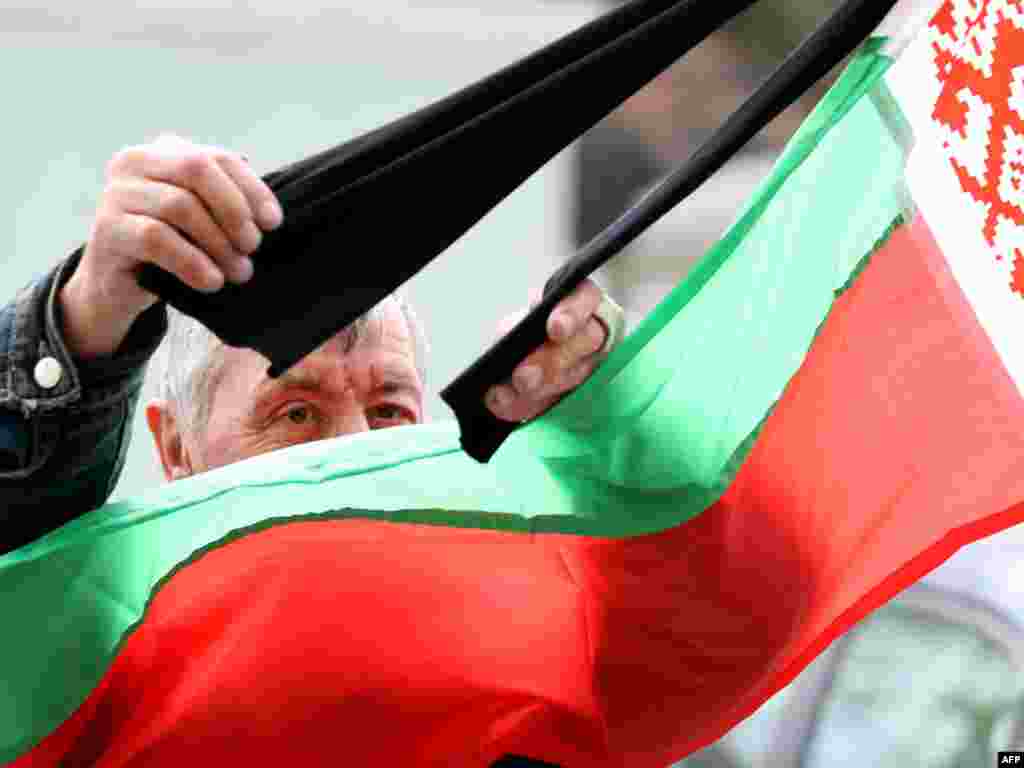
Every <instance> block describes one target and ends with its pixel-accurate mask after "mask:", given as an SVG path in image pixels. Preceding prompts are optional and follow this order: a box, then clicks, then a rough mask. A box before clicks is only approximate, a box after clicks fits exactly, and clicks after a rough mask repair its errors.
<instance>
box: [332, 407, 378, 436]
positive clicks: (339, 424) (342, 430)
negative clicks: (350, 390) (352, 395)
mask: <svg viewBox="0 0 1024 768" xmlns="http://www.w3.org/2000/svg"><path fill="white" fill-rule="evenodd" d="M369 431H370V422H369V420H368V419H367V418H366V411H365V410H364V409H363V407H362V405H360V404H356V403H352V402H349V403H346V404H345V405H344V407H342V408H340V409H339V412H338V413H337V416H336V418H335V419H334V437H340V436H342V435H354V434H357V433H358V432H369Z"/></svg>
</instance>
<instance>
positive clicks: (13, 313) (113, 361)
mask: <svg viewBox="0 0 1024 768" xmlns="http://www.w3.org/2000/svg"><path fill="white" fill-rule="evenodd" d="M80 259H81V249H79V250H77V251H76V252H75V253H73V254H72V255H71V256H70V257H68V258H67V259H65V260H63V261H61V262H60V263H59V264H58V265H57V266H56V267H54V268H53V269H52V270H50V271H49V272H48V273H46V274H44V275H43V276H42V277H40V278H38V279H37V280H35V281H33V282H32V283H30V284H29V285H28V286H26V287H25V288H24V289H23V290H22V291H21V292H20V293H19V294H18V295H17V296H16V297H15V298H14V300H13V301H12V302H11V303H9V304H7V305H6V306H4V307H3V308H0V552H6V551H10V550H12V549H16V548H18V547H20V546H22V545H24V544H27V543H29V542H30V541H32V540H34V539H36V538H38V537H40V536H42V535H43V534H45V533H47V532H49V531H52V530H54V529H56V528H58V527H60V526H61V525H63V524H64V523H66V522H68V521H70V520H72V519H74V518H76V517H78V516H80V515H82V514H85V513H86V512H89V511H91V510H93V509H95V508H97V507H99V506H101V505H102V504H103V503H104V502H105V501H106V500H107V498H108V497H109V496H110V494H111V492H112V491H113V489H114V485H115V484H116V482H117V480H118V477H119V476H120V474H121V469H122V467H123V466H124V460H125V455H126V451H127V447H128V441H129V438H130V434H131V424H132V419H133V416H134V412H135V407H136V405H137V403H138V399H139V395H140V392H141V388H142V381H143V376H144V373H145V368H146V364H147V362H148V361H149V359H150V357H151V356H152V355H153V353H154V352H155V351H156V348H157V346H158V345H159V344H160V341H161V340H162V339H163V336H164V333H165V332H166V330H167V310H166V308H165V306H164V305H163V304H162V303H158V304H156V305H154V306H153V307H151V308H150V309H149V310H147V311H146V312H145V313H143V314H142V315H141V316H140V317H139V319H138V320H137V321H136V322H135V324H134V325H133V326H132V329H131V331H130V332H129V335H128V337H127V338H126V339H125V341H124V343H123V344H122V345H121V347H120V348H119V349H118V350H117V352H116V353H115V354H114V355H113V356H111V357H108V358H102V359H98V360H90V361H82V360H78V359H76V358H74V357H73V356H72V355H71V354H70V353H69V351H68V349H67V346H66V344H65V342H64V339H63V319H62V317H61V313H60V304H59V302H58V301H57V296H58V292H59V290H60V288H61V287H63V285H64V284H65V283H66V282H67V280H68V278H70V277H71V275H72V274H73V273H74V270H75V268H76V267H77V266H78V262H79V260H80Z"/></svg>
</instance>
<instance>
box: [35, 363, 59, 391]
mask: <svg viewBox="0 0 1024 768" xmlns="http://www.w3.org/2000/svg"><path fill="white" fill-rule="evenodd" d="M34 375H35V379H36V384H38V385H39V386H40V387H42V388H43V389H53V388H54V387H56V386H57V384H58V383H60V378H61V376H63V375H64V369H63V368H62V367H61V365H60V363H58V362H57V360H56V358H53V357H44V358H43V359H42V360H40V361H39V362H38V363H36V369H35V372H34Z"/></svg>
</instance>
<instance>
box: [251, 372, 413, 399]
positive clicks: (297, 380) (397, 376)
mask: <svg viewBox="0 0 1024 768" xmlns="http://www.w3.org/2000/svg"><path fill="white" fill-rule="evenodd" d="M379 375H380V379H381V383H380V384H379V385H378V386H375V387H374V389H373V391H374V392H375V393H379V394H383V395H397V394H402V393H403V392H405V393H413V394H419V393H420V390H421V389H422V387H421V386H420V385H419V378H418V377H417V376H416V375H415V374H413V373H412V371H406V370H404V369H401V368H390V367H389V368H383V369H381V370H380V374H379ZM293 387H294V388H296V389H308V390H312V391H320V390H322V389H323V384H322V383H321V381H320V378H319V377H318V376H316V375H315V374H311V373H308V372H306V371H302V370H291V371H285V372H284V373H283V374H281V375H280V376H278V377H277V378H276V379H271V378H264V379H263V380H262V381H261V382H259V383H258V384H257V385H256V387H255V388H254V389H253V397H254V399H256V400H262V399H264V398H266V397H269V396H271V395H273V394H275V393H277V392H280V391H282V390H285V389H290V388H293Z"/></svg>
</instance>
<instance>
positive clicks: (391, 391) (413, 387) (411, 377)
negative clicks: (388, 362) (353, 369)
mask: <svg viewBox="0 0 1024 768" xmlns="http://www.w3.org/2000/svg"><path fill="white" fill-rule="evenodd" d="M380 378H381V379H382V381H381V383H380V385H378V386H376V387H374V391H375V392H379V393H381V394H384V395H397V394H401V393H402V392H412V393H415V394H419V392H420V390H421V389H422V387H421V386H420V384H419V377H418V376H416V375H415V374H413V372H412V371H406V370H405V369H402V368H383V369H381V370H380Z"/></svg>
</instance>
